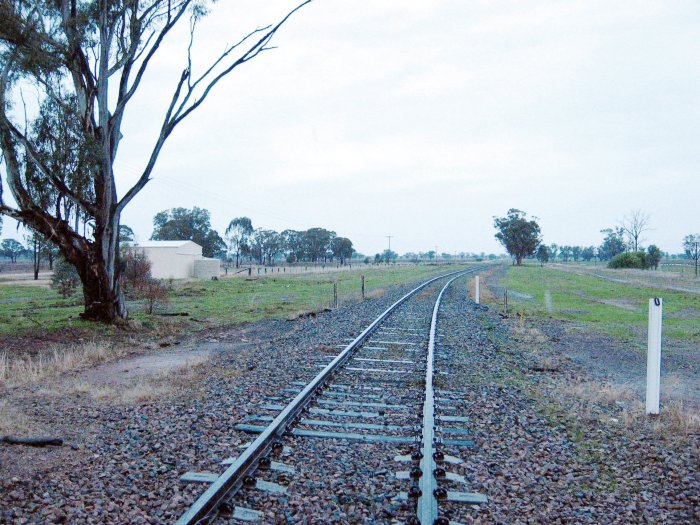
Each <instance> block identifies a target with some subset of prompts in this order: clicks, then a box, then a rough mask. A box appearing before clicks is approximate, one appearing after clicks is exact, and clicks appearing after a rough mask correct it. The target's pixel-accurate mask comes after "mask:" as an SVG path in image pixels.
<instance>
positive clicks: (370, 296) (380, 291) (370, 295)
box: [365, 288, 386, 299]
mask: <svg viewBox="0 0 700 525" xmlns="http://www.w3.org/2000/svg"><path fill="white" fill-rule="evenodd" d="M385 293H386V290H385V289H384V288H377V289H376V290H372V291H371V292H367V293H366V294H365V298H366V299H376V298H377V297H381V296H382V295H384V294H385Z"/></svg>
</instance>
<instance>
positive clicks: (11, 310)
mask: <svg viewBox="0 0 700 525" xmlns="http://www.w3.org/2000/svg"><path fill="white" fill-rule="evenodd" d="M462 267H463V266H457V265H454V266H448V267H446V266H410V267H395V268H367V269H366V270H365V269H363V270H362V271H343V272H334V273H323V274H306V275H285V274H275V275H274V277H273V276H261V277H259V278H257V279H253V280H247V279H245V278H240V277H236V278H223V279H221V280H219V281H190V282H186V283H178V282H177V281H176V282H175V283H174V284H173V285H172V289H171V290H170V305H169V307H168V310H169V311H170V312H187V313H188V314H189V315H188V316H187V317H169V318H164V317H161V316H156V315H154V316H151V315H148V314H146V313H145V312H144V308H143V307H142V305H140V304H134V303H131V302H130V303H129V304H130V312H129V316H130V318H133V319H137V320H139V321H141V322H142V323H143V325H144V327H146V329H148V328H157V327H158V326H160V325H162V324H164V323H168V324H172V323H175V324H178V325H180V326H181V327H182V328H187V329H188V330H198V329H202V328H207V327H211V326H220V325H226V324H236V323H243V322H249V321H257V320H259V319H264V318H278V319H284V318H288V317H290V316H293V315H295V314H297V313H302V312H308V311H317V310H320V309H323V308H326V307H328V306H329V305H330V302H331V301H332V299H333V283H335V282H337V283H338V299H339V303H340V305H341V306H342V305H343V304H345V303H348V302H358V301H359V300H360V290H361V288H360V278H361V275H363V274H364V275H365V292H366V294H368V295H371V294H372V293H373V292H375V293H376V291H377V290H383V289H386V288H388V287H390V286H393V285H397V284H406V283H415V282H418V281H422V280H424V279H426V278H428V277H430V276H435V275H439V274H442V273H447V272H448V271H452V270H457V269H459V268H462ZM166 286H167V283H166ZM47 296H48V297H47ZM13 298H21V300H19V301H16V302H0V334H28V333H37V332H39V333H42V334H44V333H47V332H51V331H56V330H61V329H65V328H69V327H70V328H76V327H77V328H88V329H89V330H91V331H94V332H95V333H98V332H99V333H104V332H105V331H106V332H109V330H110V329H109V328H107V327H105V326H104V325H98V324H95V323H89V322H86V321H82V320H81V319H80V318H79V317H78V316H79V314H80V313H81V312H82V311H83V307H82V296H81V294H80V292H79V293H78V294H76V296H75V297H73V298H72V299H62V298H60V297H59V296H58V294H56V292H55V291H53V290H51V289H48V288H45V287H40V286H28V285H27V286H24V285H5V284H2V283H0V300H2V299H6V300H7V299H13Z"/></svg>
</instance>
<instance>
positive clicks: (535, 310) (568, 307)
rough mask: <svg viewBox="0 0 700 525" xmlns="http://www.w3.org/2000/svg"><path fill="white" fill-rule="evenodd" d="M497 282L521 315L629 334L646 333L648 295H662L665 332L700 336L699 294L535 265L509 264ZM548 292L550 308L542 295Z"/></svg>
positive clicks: (695, 338) (692, 338)
mask: <svg viewBox="0 0 700 525" xmlns="http://www.w3.org/2000/svg"><path fill="white" fill-rule="evenodd" d="M501 284H502V286H504V287H506V288H508V290H510V291H511V293H510V294H509V298H508V303H509V307H510V308H511V309H515V310H517V311H520V310H521V309H524V311H525V315H526V316H528V315H530V316H532V315H537V316H551V317H553V318H556V319H565V320H571V321H578V322H583V323H586V324H588V325H589V326H590V327H592V328H594V329H595V330H597V331H599V332H602V333H606V334H609V335H612V336H615V337H621V338H624V339H628V340H632V339H638V338H639V336H640V335H643V334H646V330H647V322H648V321H647V319H648V317H647V316H648V313H647V310H648V304H649V299H650V298H652V297H662V298H663V300H664V324H663V332H664V336H665V337H669V338H674V339H681V340H687V341H691V342H700V295H698V294H691V293H684V292H677V291H671V290H665V289H659V288H653V287H647V286H635V285H631V284H625V283H616V282H611V281H608V280H604V279H600V278H597V277H594V276H588V275H575V274H573V273H569V272H564V271H560V270H555V269H551V268H547V267H544V268H541V267H540V266H536V265H526V266H522V267H517V266H514V267H510V268H509V269H508V275H507V278H506V279H504V280H503V281H502V282H501ZM512 292H517V293H520V294H525V295H529V296H531V297H532V298H531V299H530V298H526V297H518V296H517V295H515V294H513V293H512ZM547 292H548V293H549V297H550V298H551V301H550V304H549V306H550V307H551V308H548V305H547V301H546V298H545V297H546V294H547Z"/></svg>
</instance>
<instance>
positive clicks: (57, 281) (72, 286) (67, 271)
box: [51, 257, 80, 299]
mask: <svg viewBox="0 0 700 525" xmlns="http://www.w3.org/2000/svg"><path fill="white" fill-rule="evenodd" d="M79 283H80V277H78V272H77V271H76V269H75V266H73V265H72V264H71V263H69V262H68V261H66V260H65V259H64V258H63V257H59V259H58V260H57V261H56V263H55V264H54V267H53V275H52V276H51V288H53V289H55V290H58V293H59V294H61V297H63V298H64V299H67V298H68V297H72V296H73V294H74V293H75V290H76V289H77V288H78V284H79Z"/></svg>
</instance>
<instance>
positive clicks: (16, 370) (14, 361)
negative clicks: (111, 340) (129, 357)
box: [0, 341, 126, 386]
mask: <svg viewBox="0 0 700 525" xmlns="http://www.w3.org/2000/svg"><path fill="white" fill-rule="evenodd" d="M125 353H126V351H125V350H124V349H122V348H116V347H112V346H107V345H105V344H104V343H97V342H94V341H93V342H90V343H85V344H81V345H73V346H69V347H65V348H60V349H53V350H50V351H48V352H45V353H41V354H38V355H35V356H32V355H24V356H21V357H13V356H10V355H9V354H8V353H7V352H2V353H0V381H3V382H5V383H7V384H8V385H11V386H18V385H23V384H26V383H36V382H39V381H41V380H43V379H46V378H50V377H53V376H56V375H60V374H63V373H65V372H69V371H71V370H76V369H78V368H83V367H87V366H95V365H97V364H99V363H103V362H105V361H107V360H110V359H114V358H117V357H121V356H123V355H124V354H125Z"/></svg>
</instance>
